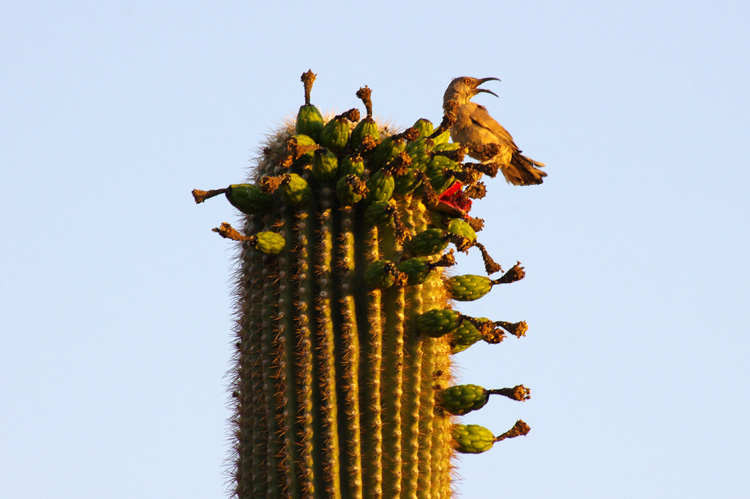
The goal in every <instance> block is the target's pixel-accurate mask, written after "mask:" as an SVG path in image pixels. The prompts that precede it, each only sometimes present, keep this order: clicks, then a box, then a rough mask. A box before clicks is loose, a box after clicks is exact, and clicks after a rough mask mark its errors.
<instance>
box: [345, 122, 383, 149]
mask: <svg viewBox="0 0 750 499" xmlns="http://www.w3.org/2000/svg"><path fill="white" fill-rule="evenodd" d="M366 136H370V137H372V138H373V139H375V140H380V131H379V130H378V124H377V123H375V120H374V119H372V118H364V119H363V120H361V121H360V122H359V123H357V126H355V127H354V129H353V130H352V135H351V138H350V139H349V140H350V142H351V146H352V147H353V148H354V149H356V148H358V147H359V146H361V145H362V141H363V140H364V138H365V137H366Z"/></svg>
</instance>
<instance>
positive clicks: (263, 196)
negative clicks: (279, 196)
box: [224, 184, 273, 215]
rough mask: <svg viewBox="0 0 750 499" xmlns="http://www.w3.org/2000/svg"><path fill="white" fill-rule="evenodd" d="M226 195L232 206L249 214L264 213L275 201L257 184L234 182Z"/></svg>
mask: <svg viewBox="0 0 750 499" xmlns="http://www.w3.org/2000/svg"><path fill="white" fill-rule="evenodd" d="M224 195H225V196H226V197H227V199H228V200H229V202H230V203H232V206H234V207H235V208H237V209H238V210H240V211H241V212H242V213H245V214H247V215H252V214H254V213H262V212H263V211H265V210H267V209H268V208H269V207H270V206H271V203H272V202H273V198H272V197H271V196H270V195H269V194H268V193H266V192H263V190H262V189H261V188H260V187H258V186H257V185H255V184H232V185H230V186H229V187H227V190H226V192H225V194H224Z"/></svg>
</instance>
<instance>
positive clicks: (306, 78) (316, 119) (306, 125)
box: [294, 71, 323, 140]
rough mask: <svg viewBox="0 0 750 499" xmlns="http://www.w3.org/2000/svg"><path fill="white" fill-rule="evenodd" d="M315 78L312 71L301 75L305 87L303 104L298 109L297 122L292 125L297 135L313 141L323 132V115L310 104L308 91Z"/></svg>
mask: <svg viewBox="0 0 750 499" xmlns="http://www.w3.org/2000/svg"><path fill="white" fill-rule="evenodd" d="M315 76H316V75H315V74H313V72H312V71H308V72H307V73H304V74H303V75H302V82H303V83H304V85H305V104H304V105H303V106H301V107H300V108H299V112H298V113H297V121H296V122H295V124H294V127H295V130H296V132H297V133H298V134H303V135H307V136H308V137H311V138H312V139H313V140H317V139H318V137H320V131H321V130H323V115H322V114H320V111H319V110H318V108H317V107H315V106H313V105H312V104H310V90H311V89H312V84H313V81H315Z"/></svg>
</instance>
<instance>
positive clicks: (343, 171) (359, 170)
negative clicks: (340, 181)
mask: <svg viewBox="0 0 750 499" xmlns="http://www.w3.org/2000/svg"><path fill="white" fill-rule="evenodd" d="M339 175H341V176H345V175H356V176H358V177H363V176H364V175H365V162H364V161H363V160H362V156H360V155H359V154H352V155H350V156H346V157H345V158H344V159H343V160H341V163H339Z"/></svg>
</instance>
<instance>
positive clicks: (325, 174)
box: [312, 147, 339, 182]
mask: <svg viewBox="0 0 750 499" xmlns="http://www.w3.org/2000/svg"><path fill="white" fill-rule="evenodd" d="M338 173H339V160H338V158H336V155H335V154H333V152H331V151H329V150H328V149H326V148H325V147H322V148H320V149H318V150H317V151H315V155H314V156H313V162H312V174H313V177H315V179H316V180H318V181H320V182H331V181H333V180H336V179H337V178H338Z"/></svg>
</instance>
